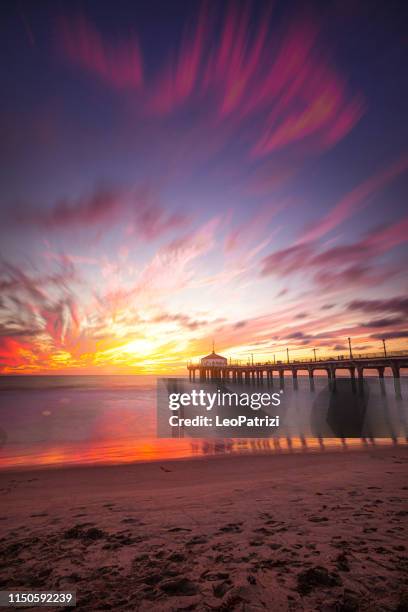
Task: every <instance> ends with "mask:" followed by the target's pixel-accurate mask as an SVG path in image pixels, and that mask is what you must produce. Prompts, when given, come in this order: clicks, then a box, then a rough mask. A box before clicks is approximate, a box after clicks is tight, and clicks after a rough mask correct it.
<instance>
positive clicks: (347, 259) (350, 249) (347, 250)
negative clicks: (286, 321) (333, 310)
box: [261, 217, 408, 289]
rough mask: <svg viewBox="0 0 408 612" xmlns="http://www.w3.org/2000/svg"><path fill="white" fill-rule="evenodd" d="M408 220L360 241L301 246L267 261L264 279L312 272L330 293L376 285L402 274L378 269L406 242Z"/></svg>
mask: <svg viewBox="0 0 408 612" xmlns="http://www.w3.org/2000/svg"><path fill="white" fill-rule="evenodd" d="M407 239H408V217H404V218H402V219H400V220H398V221H397V222H395V223H393V224H389V225H385V226H383V227H381V228H377V229H374V230H371V232H369V233H368V234H366V235H365V236H363V237H362V238H361V239H360V240H358V241H356V242H354V243H351V244H345V245H341V246H338V247H332V248H326V249H321V248H320V246H319V244H318V243H317V242H313V243H312V242H307V243H306V242H301V243H298V244H295V245H293V246H290V247H287V248H285V249H280V250H278V251H275V253H272V254H271V255H268V256H267V257H265V258H264V259H263V260H262V262H261V265H262V268H261V275H262V276H268V275H275V276H286V275H288V274H293V273H301V272H302V273H304V272H305V271H310V273H311V274H312V279H313V280H314V282H315V283H316V284H318V285H320V286H322V287H325V288H326V289H330V288H335V287H347V286H354V285H356V284H360V285H362V284H364V285H373V284H378V283H381V282H383V281H384V280H386V279H387V278H391V276H393V275H395V274H397V273H398V271H399V268H397V267H391V266H388V267H385V266H382V267H381V266H378V265H375V261H376V260H377V259H378V258H379V257H380V256H381V255H383V254H384V253H386V252H388V251H390V250H391V249H393V248H395V247H396V246H398V245H400V244H402V243H404V242H406V241H407Z"/></svg>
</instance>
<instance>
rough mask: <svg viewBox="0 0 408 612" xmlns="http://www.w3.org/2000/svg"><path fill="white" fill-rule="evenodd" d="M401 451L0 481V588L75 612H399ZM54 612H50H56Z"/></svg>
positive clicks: (213, 461) (407, 483) (224, 460)
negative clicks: (71, 593)
mask: <svg viewBox="0 0 408 612" xmlns="http://www.w3.org/2000/svg"><path fill="white" fill-rule="evenodd" d="M407 466H408V448H406V447H392V448H391V447H390V448H380V449H375V448H367V449H366V450H358V451H357V450H354V451H337V452H327V453H315V454H304V453H303V454H301V453H299V454H287V455H274V456H267V455H261V456H246V457H242V456H241V457H219V458H207V459H196V460H179V461H168V462H160V463H149V464H132V465H126V466H109V467H93V468H92V467H83V468H71V469H49V470H36V471H24V472H22V471H14V472H3V473H1V475H0V479H1V497H2V504H1V506H2V508H1V515H0V519H1V520H0V529H1V533H0V535H1V539H0V558H1V588H2V589H11V588H24V589H27V590H35V589H37V590H45V589H53V590H76V591H77V601H78V603H77V609H79V610H110V609H112V610H141V611H142V610H143V611H144V610H154V611H160V610H322V611H323V610H336V611H343V612H346V611H353V610H372V611H374V610H376V611H378V610H390V611H391V610H392V611H397V610H398V611H400V612H402V610H406V609H407V605H408V591H407V588H408V587H407V573H406V569H407V550H406V546H407V534H406V527H407V516H408V504H407V499H408V479H407V477H406V476H407ZM60 609H61V608H60Z"/></svg>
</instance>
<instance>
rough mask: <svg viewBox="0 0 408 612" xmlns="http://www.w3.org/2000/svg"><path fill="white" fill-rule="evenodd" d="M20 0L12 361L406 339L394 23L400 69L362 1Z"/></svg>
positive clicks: (143, 368)
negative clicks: (145, 1)
mask: <svg viewBox="0 0 408 612" xmlns="http://www.w3.org/2000/svg"><path fill="white" fill-rule="evenodd" d="M170 4H171V3H170ZM24 6H25V8H24V10H22V12H21V14H19V12H18V11H16V12H15V13H12V12H11V13H10V15H9V30H8V36H9V37H10V39H11V38H12V39H13V41H14V43H13V44H14V51H13V52H11V51H10V56H9V57H8V58H6V59H3V61H6V62H7V61H8V62H9V63H10V64H11V65H12V68H13V69H12V70H11V71H10V76H9V77H4V78H5V80H6V83H5V88H4V89H5V91H6V94H5V98H6V104H5V112H4V113H3V119H2V128H3V130H2V133H3V137H2V143H1V149H2V157H3V160H4V159H7V164H4V169H6V166H7V170H6V171H5V172H4V171H3V175H4V176H3V180H2V186H3V191H2V203H1V208H0V221H1V247H0V256H1V259H0V288H1V298H0V373H2V374H13V373H15V374H45V373H64V374H71V373H72V374H89V373H108V374H121V373H123V374H129V373H135V374H157V373H168V374H173V373H179V372H184V371H185V366H186V362H187V360H189V359H198V358H199V357H201V356H203V355H205V354H206V353H208V352H209V351H210V349H211V345H212V341H213V339H214V340H215V343H216V350H217V352H219V353H221V354H223V355H225V356H226V357H228V358H231V359H232V360H241V361H242V362H243V363H245V362H246V361H247V360H248V359H249V358H250V356H251V355H253V356H254V359H255V361H260V360H268V359H273V358H274V356H275V359H284V358H285V357H286V349H287V348H288V349H289V351H290V354H291V355H292V356H293V357H297V358H299V359H301V358H302V357H307V356H310V355H312V350H313V349H314V348H315V349H317V351H318V354H319V355H338V354H343V353H347V350H348V347H347V338H348V337H351V338H352V342H353V347H354V349H355V351H356V352H361V353H366V352H378V351H381V350H382V347H383V344H382V340H383V339H384V340H385V341H386V342H387V345H388V346H389V348H390V350H398V349H401V348H405V347H406V340H407V336H408V330H407V326H406V315H407V312H408V299H407V298H406V295H407V276H406V269H407V267H406V254H407V245H406V242H407V237H408V217H407V216H406V210H405V206H406V202H405V198H406V196H404V190H405V194H406V192H407V170H408V156H407V153H406V149H404V147H405V142H406V135H405V138H404V131H405V132H406V121H405V110H403V108H402V105H401V103H400V102H398V100H401V99H404V95H403V91H404V87H405V89H406V81H405V79H404V77H403V73H404V71H403V70H402V69H401V64H402V61H401V57H400V56H399V55H398V49H399V48H400V46H401V47H402V46H403V45H402V43H401V41H402V37H403V36H405V33H404V32H403V29H402V28H401V30H400V31H395V32H393V33H392V35H393V36H394V38H395V45H394V43H392V42H391V43H390V45H391V51H390V56H391V55H392V54H393V55H392V57H393V62H394V65H395V71H394V72H392V71H391V73H390V71H388V70H386V68H385V67H384V66H382V64H381V61H380V59H381V58H380V56H379V54H380V53H381V50H379V48H378V47H377V41H376V39H375V35H373V38H372V39H370V38H369V39H364V41H359V36H358V34H359V28H361V23H360V21H361V15H360V16H359V14H358V10H357V9H356V11H355V13H354V14H353V15H352V19H351V15H349V14H348V11H347V10H344V14H342V16H341V19H342V21H343V22H342V24H341V25H342V27H338V16H337V17H335V15H334V14H332V13H331V9H330V8H327V9H326V10H325V13H324V15H321V14H320V12H319V11H317V10H314V9H313V3H311V4H310V10H308V11H307V14H305V10H304V9H302V11H299V12H298V11H296V10H293V11H292V12H290V13H289V12H287V11H286V12H285V11H284V10H283V9H282V7H277V6H274V5H273V4H272V3H267V2H265V3H253V4H251V3H248V4H245V7H243V8H242V10H241V8H240V9H238V6H241V5H238V4H237V3H234V2H232V3H223V2H221V3H203V4H201V3H197V2H191V3H189V4H188V7H189V10H188V11H187V12H186V11H184V13H181V12H180V11H179V12H178V11H177V10H176V8H173V9H171V8H170V6H168V7H167V8H166V9H164V8H163V12H162V13H160V14H159V15H157V13H155V11H154V10H152V11H151V12H149V11H148V10H147V9H146V8H143V6H142V3H140V4H138V3H136V5H135V6H134V7H132V9H130V8H129V10H128V11H127V13H126V15H125V16H122V17H121V16H120V15H117V18H116V19H109V20H108V19H104V16H103V14H102V12H101V14H98V10H97V8H96V7H94V10H89V11H88V10H87V11H86V12H83V13H78V12H76V10H75V7H74V5H71V4H65V5H64V6H65V10H66V11H68V12H67V13H66V14H60V13H58V10H57V7H55V9H54V6H53V5H52V4H51V5H47V4H44V5H43V6H38V7H37V9H36V11H34V10H31V7H30V5H28V4H27V5H24ZM75 6H76V5H75ZM351 12H353V11H351V9H350V13H351ZM105 17H106V16H105ZM372 19H373V23H372V28H373V31H374V30H375V28H380V22H378V23H377V21H376V20H375V17H374V16H373V17H372ZM334 30H335V32H336V33H335V34H333V36H330V35H328V34H329V33H330V32H332V31H334ZM118 32H121V35H120V36H119V35H118ZM384 36H385V35H384ZM390 36H391V35H390ZM399 37H400V38H399ZM346 39H347V44H353V45H354V46H356V47H358V48H360V47H359V45H360V46H361V48H363V46H364V52H365V57H368V56H369V55H370V53H371V56H370V57H372V58H373V59H372V62H371V63H370V62H369V67H368V68H367V66H365V67H364V70H363V69H362V65H359V64H358V62H357V63H353V62H350V61H349V59H348V57H347V53H346V47H345V40H346ZM350 40H351V41H353V42H350ZM384 44H385V43H384ZM356 55H358V53H356ZM379 58H380V59H379ZM370 70H371V74H368V73H369V72H370ZM375 71H376V79H374V78H373V74H372V73H374V72H375ZM33 75H34V76H33ZM11 78H13V79H16V82H15V83H13V86H12V87H11V85H10V86H9V83H7V81H8V79H11ZM33 78H35V80H36V86H35V87H30V90H29V92H27V90H26V88H27V80H30V79H33ZM377 80H381V88H379V87H378V85H377V84H376V81H377ZM395 83H398V84H399V87H396V85H395ZM398 117H399V118H398ZM384 134H385V136H384Z"/></svg>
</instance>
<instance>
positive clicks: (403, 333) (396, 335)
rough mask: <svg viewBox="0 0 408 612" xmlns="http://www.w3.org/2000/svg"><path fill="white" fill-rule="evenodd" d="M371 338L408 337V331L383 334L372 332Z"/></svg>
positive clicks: (391, 338)
mask: <svg viewBox="0 0 408 612" xmlns="http://www.w3.org/2000/svg"><path fill="white" fill-rule="evenodd" d="M370 338H374V339H375V340H383V339H384V340H396V339H398V338H408V331H406V330H404V331H392V332H385V333H383V334H372V335H371V336H370Z"/></svg>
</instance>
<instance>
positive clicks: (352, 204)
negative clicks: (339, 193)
mask: <svg viewBox="0 0 408 612" xmlns="http://www.w3.org/2000/svg"><path fill="white" fill-rule="evenodd" d="M407 168H408V156H404V157H402V158H401V159H399V160H397V161H396V162H394V163H393V164H392V165H391V166H389V167H388V168H386V170H384V171H383V172H380V173H378V174H375V175H374V176H372V177H370V178H369V179H367V180H366V181H364V182H363V183H361V184H360V185H358V187H356V188H355V189H353V191H351V192H350V193H348V194H347V195H346V196H345V197H344V198H342V199H341V200H340V201H339V202H338V203H337V204H336V205H335V206H334V208H332V210H331V211H330V212H329V213H328V214H327V215H326V216H325V217H323V219H322V220H321V221H320V222H319V223H317V224H314V225H313V226H312V227H311V228H310V229H309V230H307V231H306V233H305V234H304V235H303V236H301V238H300V239H299V240H298V242H299V243H304V242H309V241H313V240H316V239H317V238H320V237H321V236H323V235H325V234H327V233H328V232H330V231H331V230H332V229H334V228H335V227H337V226H338V225H340V224H341V223H343V222H344V221H345V220H346V219H348V218H349V217H351V216H352V215H354V214H355V213H356V212H358V211H360V210H362V209H363V208H364V207H365V206H367V203H368V198H369V197H370V196H372V195H374V194H375V193H376V192H377V191H378V190H380V189H382V188H383V187H384V186H385V185H386V184H387V183H389V182H390V181H391V180H393V179H394V178H395V177H396V176H398V175H399V174H401V173H403V172H404V171H405V170H407Z"/></svg>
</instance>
